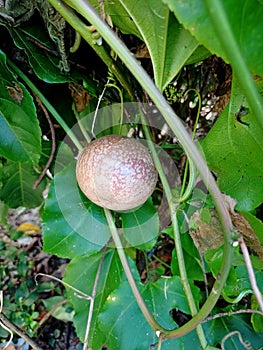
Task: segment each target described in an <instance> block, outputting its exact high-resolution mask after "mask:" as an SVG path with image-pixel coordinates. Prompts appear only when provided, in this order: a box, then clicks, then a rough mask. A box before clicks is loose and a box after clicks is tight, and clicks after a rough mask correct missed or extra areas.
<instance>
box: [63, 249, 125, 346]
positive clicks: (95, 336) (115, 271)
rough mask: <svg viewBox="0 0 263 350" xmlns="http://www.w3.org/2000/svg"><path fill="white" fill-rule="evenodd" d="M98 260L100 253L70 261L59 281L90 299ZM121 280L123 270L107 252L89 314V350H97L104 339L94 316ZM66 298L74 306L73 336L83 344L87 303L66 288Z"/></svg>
mask: <svg viewBox="0 0 263 350" xmlns="http://www.w3.org/2000/svg"><path fill="white" fill-rule="evenodd" d="M101 258H102V253H101V252H98V253H96V254H93V255H90V256H83V257H79V258H74V259H73V260H72V261H71V262H70V263H69V265H68V266H67V270H66V274H65V276H64V278H63V281H65V282H67V283H68V284H70V285H71V286H73V287H74V288H77V289H78V290H80V291H82V292H84V293H86V294H87V295H91V294H92V290H93V286H94V281H95V278H96V274H97V271H98V267H99V264H100V261H101ZM123 278H124V274H123V269H122V266H121V263H120V260H119V257H118V254H117V251H116V250H108V251H107V252H106V254H105V257H104V260H103V262H102V268H101V272H100V277H99V281H98V285H97V288H96V297H95V304H94V310H93V313H92V324H91V329H90V334H89V344H88V345H89V346H90V347H91V348H92V349H93V350H101V349H102V345H103V344H104V343H105V340H106V337H105V335H104V334H103V333H102V332H101V330H100V329H99V327H98V315H99V313H100V311H101V308H102V306H103V304H104V303H105V301H106V299H107V297H108V295H109V294H110V293H111V292H112V291H113V290H114V289H116V288H117V287H118V286H119V285H120V283H121V282H122V281H123ZM67 295H68V298H69V300H70V301H71V303H72V304H73V306H74V310H75V317H74V324H75V327H76V330H77V334H78V336H79V337H80V339H82V341H83V340H84V337H85V332H86V325H87V318H88V313H89V306H90V301H89V300H85V299H84V298H79V297H78V295H76V292H74V291H73V290H72V289H70V288H67Z"/></svg>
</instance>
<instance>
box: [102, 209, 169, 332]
mask: <svg viewBox="0 0 263 350" xmlns="http://www.w3.org/2000/svg"><path fill="white" fill-rule="evenodd" d="M104 212H105V215H106V218H107V221H108V225H109V228H110V231H111V235H112V239H113V241H114V244H115V247H116V249H117V252H118V254H119V257H120V260H121V263H122V266H123V269H124V272H125V274H126V277H127V279H128V282H129V284H130V286H131V289H132V292H133V294H134V297H135V299H136V300H137V302H138V305H139V307H140V309H141V311H142V313H143V315H144V317H145V318H146V320H147V321H148V323H149V325H150V326H151V327H152V329H153V330H154V331H155V332H160V333H163V334H167V330H165V329H164V328H162V326H160V325H159V323H158V322H157V321H156V320H155V319H154V318H153V316H152V314H151V312H150V311H149V309H148V307H147V305H146V304H145V302H144V300H143V298H142V296H141V293H140V291H139V289H138V287H137V284H136V282H135V280H134V277H133V275H132V272H131V269H130V267H129V263H128V260H127V258H126V255H125V251H124V248H123V246H122V243H121V240H120V237H119V233H118V231H117V229H116V226H115V222H114V220H113V218H112V214H111V212H110V211H109V210H108V209H104Z"/></svg>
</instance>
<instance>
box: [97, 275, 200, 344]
mask: <svg viewBox="0 0 263 350" xmlns="http://www.w3.org/2000/svg"><path fill="white" fill-rule="evenodd" d="M192 290H193V294H194V298H195V300H196V302H198V300H199V298H200V290H199V289H198V288H197V287H194V286H193V289H192ZM140 291H141V294H142V296H143V298H144V300H145V302H146V304H147V306H148V308H149V310H150V311H151V312H152V313H153V316H154V317H155V318H156V320H157V321H158V322H159V323H160V324H161V325H162V326H163V327H165V328H167V329H173V328H176V327H177V325H176V323H175V322H174V321H173V320H172V318H171V316H170V314H169V311H170V310H171V309H173V308H177V309H178V310H180V311H182V312H184V313H188V314H189V313H190V310H189V307H188V303H187V299H186V297H185V294H184V291H183V287H182V284H181V281H180V278H179V277H170V278H163V279H160V280H158V281H157V282H155V283H150V284H147V285H144V286H142V285H140ZM99 319H100V327H101V329H102V330H103V331H104V333H105V334H106V335H107V338H108V341H107V344H108V349H109V350H113V349H126V350H135V349H149V348H150V346H151V345H152V344H154V343H156V341H157V337H156V334H155V333H154V331H153V330H152V329H151V327H150V326H149V324H148V322H147V321H146V319H145V318H144V316H143V315H142V313H141V311H140V309H139V307H138V304H137V303H136V300H135V299H134V297H133V295H132V293H131V289H130V286H129V285H128V283H127V282H125V283H122V284H121V285H120V287H119V288H118V289H117V290H115V291H114V292H113V293H112V294H111V295H110V297H109V298H107V301H106V303H105V306H104V308H103V312H102V313H101V314H100V316H99ZM192 341H195V344H197V346H196V347H195V348H196V349H198V341H197V339H196V336H195V333H194V332H191V333H190V334H189V335H188V336H187V337H184V338H180V339H177V340H172V341H170V342H169V344H170V346H173V347H167V349H169V348H170V349H171V348H174V349H175V348H176V349H177V348H178V349H179V348H180V349H185V350H186V349H189V348H190V347H187V346H189V345H190V344H191V342H192ZM184 344H185V347H184ZM164 346H165V343H164ZM162 349H163V347H162ZM164 349H166V347H164Z"/></svg>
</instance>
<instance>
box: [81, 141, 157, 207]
mask: <svg viewBox="0 0 263 350" xmlns="http://www.w3.org/2000/svg"><path fill="white" fill-rule="evenodd" d="M76 177H77V181H78V184H79V187H80V189H81V190H82V192H83V193H84V194H85V196H86V197H87V198H89V199H90V200H91V201H92V202H94V203H96V204H97V205H99V206H101V207H103V208H107V209H111V210H117V211H123V210H129V209H134V208H136V207H139V206H140V205H142V204H143V203H144V202H145V201H146V200H147V199H148V198H149V197H150V196H151V194H152V192H153V191H154V188H155V185H156V181H157V171H156V169H155V166H154V163H153V160H152V157H151V155H150V153H149V151H148V149H147V147H145V146H144V145H143V144H142V143H140V142H139V141H138V140H135V139H130V138H127V137H124V136H120V135H107V136H103V137H101V138H99V139H96V140H94V141H92V142H91V143H90V144H89V145H88V146H87V147H86V148H84V150H83V151H82V152H81V154H80V155H79V157H78V161H77V166H76Z"/></svg>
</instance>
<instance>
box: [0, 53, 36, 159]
mask: <svg viewBox="0 0 263 350" xmlns="http://www.w3.org/2000/svg"><path fill="white" fill-rule="evenodd" d="M0 78H1V79H0V91H1V96H0V155H2V156H3V157H5V158H7V159H11V160H13V161H19V162H27V161H31V162H32V163H37V162H38V160H39V157H40V151H41V130H40V127H39V123H38V120H37V115H36V109H35V105H34V103H33V99H32V97H31V96H30V94H29V93H28V91H27V90H26V89H25V87H24V86H23V85H22V84H21V83H18V82H17V80H16V77H15V76H14V74H13V73H12V72H11V71H10V70H9V69H8V68H7V66H6V56H5V55H4V53H3V52H2V51H0Z"/></svg>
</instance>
